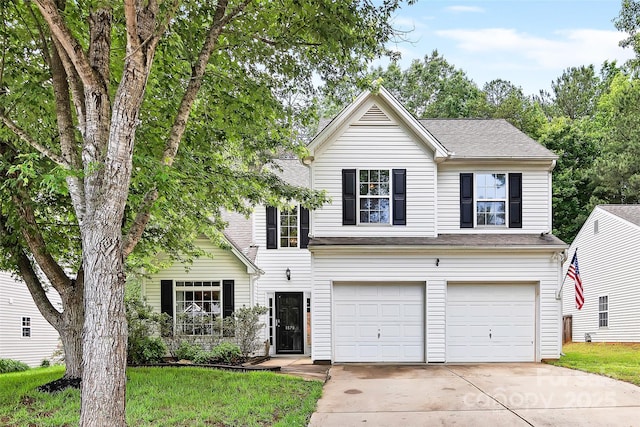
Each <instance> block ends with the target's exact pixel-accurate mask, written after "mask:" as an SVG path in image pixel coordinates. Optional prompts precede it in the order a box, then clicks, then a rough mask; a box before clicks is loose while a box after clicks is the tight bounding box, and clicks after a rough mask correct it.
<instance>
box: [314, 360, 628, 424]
mask: <svg viewBox="0 0 640 427" xmlns="http://www.w3.org/2000/svg"><path fill="white" fill-rule="evenodd" d="M329 374H330V377H331V378H330V379H329V381H328V382H327V383H326V384H325V386H324V390H323V394H322V398H321V399H320V400H319V401H318V408H317V410H316V412H315V413H314V414H313V415H312V417H311V422H310V424H309V426H311V427H320V426H322V427H331V426H336V427H337V426H340V427H347V426H359V427H372V426H394V427H395V426H439V425H443V426H453V425H455V426H490V427H494V426H640V387H636V386H634V385H632V384H628V383H624V382H621V381H616V380H613V379H610V378H606V377H603V376H599V375H594V374H588V373H584V372H580V371H574V370H570V369H565V368H558V367H555V366H550V365H545V364H539V363H511V364H479V365H428V366H427V365H419V366H407V365H393V366H392V365H359V364H358V365H336V366H333V367H332V368H331V370H330V372H329Z"/></svg>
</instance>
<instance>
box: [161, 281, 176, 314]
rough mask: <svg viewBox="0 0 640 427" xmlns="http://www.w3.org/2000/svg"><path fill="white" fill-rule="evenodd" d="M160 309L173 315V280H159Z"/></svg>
mask: <svg viewBox="0 0 640 427" xmlns="http://www.w3.org/2000/svg"><path fill="white" fill-rule="evenodd" d="M160 311H161V312H162V313H167V314H168V315H169V316H171V317H173V280H161V281H160Z"/></svg>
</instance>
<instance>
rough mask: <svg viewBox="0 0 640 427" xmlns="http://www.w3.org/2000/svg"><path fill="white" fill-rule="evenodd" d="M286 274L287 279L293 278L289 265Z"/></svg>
mask: <svg viewBox="0 0 640 427" xmlns="http://www.w3.org/2000/svg"><path fill="white" fill-rule="evenodd" d="M285 274H286V275H287V280H291V269H289V268H288V267H287V271H285Z"/></svg>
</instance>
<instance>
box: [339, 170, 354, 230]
mask: <svg viewBox="0 0 640 427" xmlns="http://www.w3.org/2000/svg"><path fill="white" fill-rule="evenodd" d="M342 225H356V170H355V169H342Z"/></svg>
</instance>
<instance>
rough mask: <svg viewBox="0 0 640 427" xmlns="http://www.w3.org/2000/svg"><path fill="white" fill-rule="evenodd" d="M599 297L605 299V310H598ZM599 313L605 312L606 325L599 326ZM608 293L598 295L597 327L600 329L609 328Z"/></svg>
mask: <svg viewBox="0 0 640 427" xmlns="http://www.w3.org/2000/svg"><path fill="white" fill-rule="evenodd" d="M600 298H606V299H607V309H606V310H600ZM600 313H607V325H606V326H600ZM609 313H610V310H609V294H605V295H598V328H600V329H607V328H609Z"/></svg>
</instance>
